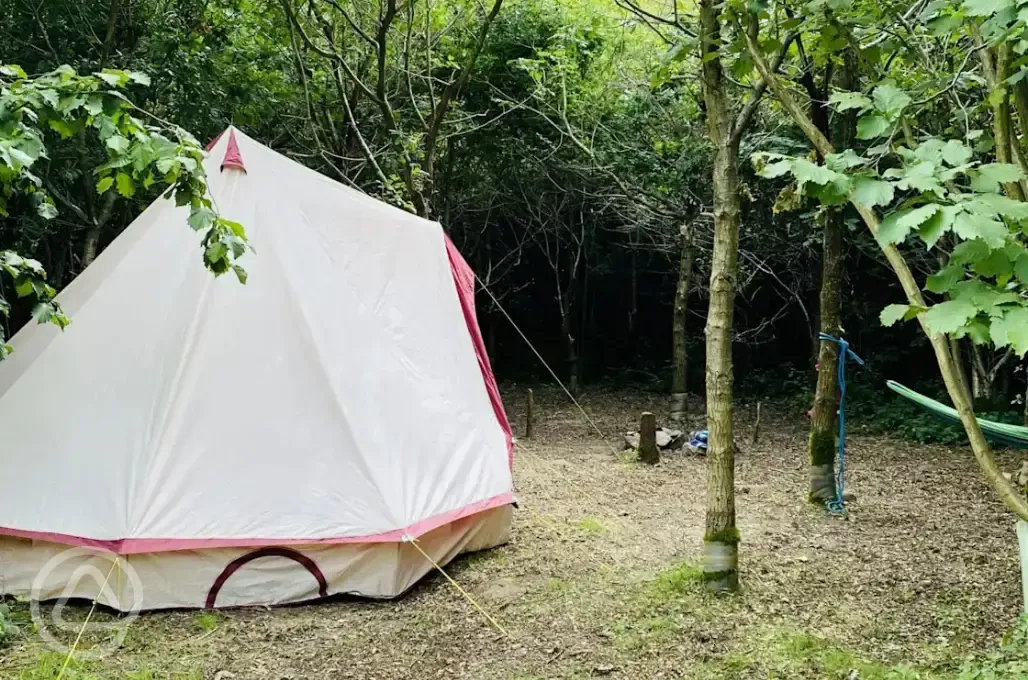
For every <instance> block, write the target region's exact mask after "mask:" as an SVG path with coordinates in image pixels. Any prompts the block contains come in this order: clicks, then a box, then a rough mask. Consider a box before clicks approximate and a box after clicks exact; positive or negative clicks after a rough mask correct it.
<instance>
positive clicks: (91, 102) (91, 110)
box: [86, 94, 104, 116]
mask: <svg viewBox="0 0 1028 680" xmlns="http://www.w3.org/2000/svg"><path fill="white" fill-rule="evenodd" d="M103 110H104V100H103V97H101V96H100V95H98V94H94V95H91V96H90V97H89V99H87V100H86V113H88V114H89V115H91V116H96V115H99V114H100V113H101V112H103Z"/></svg>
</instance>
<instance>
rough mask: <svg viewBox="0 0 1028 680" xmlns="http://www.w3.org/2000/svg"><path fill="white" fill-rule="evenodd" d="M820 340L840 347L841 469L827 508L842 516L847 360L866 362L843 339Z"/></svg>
mask: <svg viewBox="0 0 1028 680" xmlns="http://www.w3.org/2000/svg"><path fill="white" fill-rule="evenodd" d="M818 338H820V339H821V340H823V341H825V342H834V343H835V344H837V345H838V346H839V368H838V371H837V377H838V382H839V469H838V471H837V472H836V473H835V498H834V499H830V500H827V501H825V507H826V508H828V511H829V512H831V513H832V514H835V515H841V514H843V513H845V512H846V502H845V501H844V500H843V492H844V491H845V483H846V359H853V360H854V361H856V362H857V363H858V364H860V365H861V366H863V365H864V360H863V359H861V358H860V357H858V356H857V355H856V354H855V353H854V352H853V350H851V349H850V344H849V343H848V342H846V341H845V340H844V339H843V338H837V337H835V336H834V335H828V334H827V333H820V334H818Z"/></svg>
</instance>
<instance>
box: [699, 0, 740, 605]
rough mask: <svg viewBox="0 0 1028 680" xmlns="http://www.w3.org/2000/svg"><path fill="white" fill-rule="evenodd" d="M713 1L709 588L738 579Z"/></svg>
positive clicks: (706, 5) (704, 31)
mask: <svg viewBox="0 0 1028 680" xmlns="http://www.w3.org/2000/svg"><path fill="white" fill-rule="evenodd" d="M715 3H716V0H701V2H700V40H701V44H702V49H701V54H702V63H703V70H702V81H703V100H704V103H705V104H706V108H707V130H708V132H709V134H710V139H711V142H712V143H713V145H714V174H713V185H714V250H713V255H712V257H711V264H710V307H709V310H708V313H707V328H706V334H707V430H708V435H707V498H706V503H707V512H706V531H705V533H704V536H703V576H704V580H705V581H706V582H707V583H708V585H709V586H710V587H711V588H713V589H715V590H735V589H736V588H738V585H739V573H738V561H739V531H738V529H736V526H735V450H734V449H735V447H734V439H733V436H732V383H733V371H732V325H733V319H734V311H735V310H734V307H735V289H736V279H737V277H738V264H739V211H740V196H739V152H738V140H737V139H735V138H734V135H733V122H732V120H731V118H730V109H729V98H728V91H727V87H726V83H725V77H724V71H723V70H722V68H721V59H720V53H719V50H720V47H721V26H720V18H719V16H718V14H719V11H720V10H719V9H718V5H716V4H715Z"/></svg>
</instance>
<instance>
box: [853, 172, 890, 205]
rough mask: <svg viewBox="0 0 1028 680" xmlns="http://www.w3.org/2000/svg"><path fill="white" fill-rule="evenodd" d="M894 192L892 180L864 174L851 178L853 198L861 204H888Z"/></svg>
mask: <svg viewBox="0 0 1028 680" xmlns="http://www.w3.org/2000/svg"><path fill="white" fill-rule="evenodd" d="M894 193H895V190H894V188H893V185H892V182H883V181H881V180H877V179H873V178H871V177H865V176H857V177H854V178H853V200H854V201H856V202H857V203H859V204H860V205H862V206H865V207H868V208H873V207H875V206H878V205H889V204H890V203H892V199H893V195H894Z"/></svg>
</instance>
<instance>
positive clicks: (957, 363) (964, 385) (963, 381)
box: [949, 338, 971, 401]
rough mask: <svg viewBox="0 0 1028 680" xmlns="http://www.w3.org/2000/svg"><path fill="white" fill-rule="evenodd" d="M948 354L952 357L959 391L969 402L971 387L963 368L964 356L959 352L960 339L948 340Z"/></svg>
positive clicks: (965, 370)
mask: <svg viewBox="0 0 1028 680" xmlns="http://www.w3.org/2000/svg"><path fill="white" fill-rule="evenodd" d="M949 348H950V353H951V354H952V355H953V368H954V370H955V371H956V373H957V379H958V380H959V381H960V385H961V389H963V391H964V394H965V395H966V398H967V400H968V401H970V400H971V386H970V384H969V383H968V382H967V369H965V368H964V356H963V352H961V350H960V339H959V338H950V339H949Z"/></svg>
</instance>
